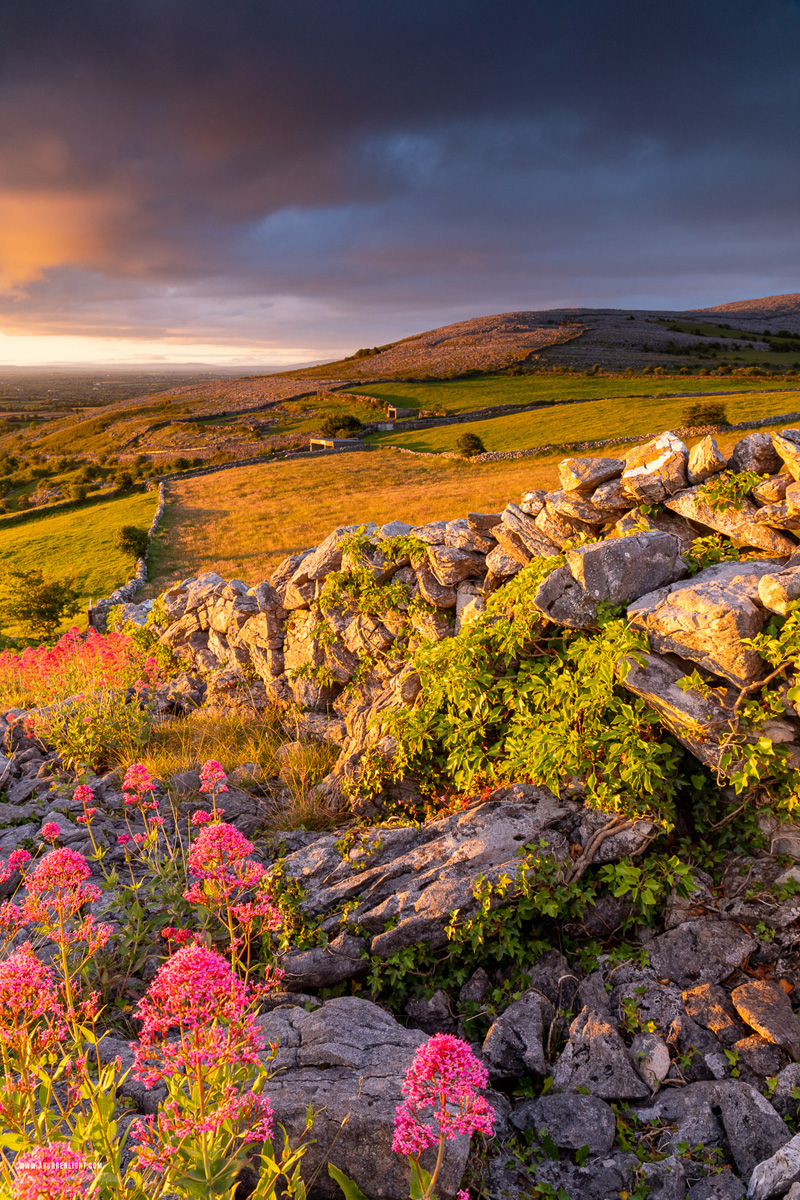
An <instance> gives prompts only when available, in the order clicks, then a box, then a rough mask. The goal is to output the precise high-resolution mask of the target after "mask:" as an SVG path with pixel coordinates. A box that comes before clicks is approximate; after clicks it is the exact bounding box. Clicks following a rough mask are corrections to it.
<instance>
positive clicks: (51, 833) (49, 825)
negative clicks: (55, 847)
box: [41, 821, 61, 842]
mask: <svg viewBox="0 0 800 1200" xmlns="http://www.w3.org/2000/svg"><path fill="white" fill-rule="evenodd" d="M41 833H42V837H43V838H46V839H47V841H48V842H54V841H55V840H56V838H58V837H60V836H61V826H60V825H58V824H57V823H56V822H55V821H46V822H45V824H44V825H43V826H42V829H41Z"/></svg>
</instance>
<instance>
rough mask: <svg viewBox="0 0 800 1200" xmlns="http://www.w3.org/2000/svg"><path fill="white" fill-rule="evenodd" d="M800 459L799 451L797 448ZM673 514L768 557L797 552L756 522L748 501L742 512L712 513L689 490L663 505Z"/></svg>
mask: <svg viewBox="0 0 800 1200" xmlns="http://www.w3.org/2000/svg"><path fill="white" fill-rule="evenodd" d="M798 456H799V457H800V447H798ZM664 503H665V505H666V507H667V508H668V509H670V510H671V511H672V512H676V513H679V514H680V516H682V517H686V519H687V520H689V521H697V522H699V524H701V525H705V526H707V528H708V529H715V530H717V531H718V532H719V533H724V534H727V536H728V537H730V538H732V539H733V540H734V541H735V542H738V543H739V544H740V545H743V546H755V548H756V549H757V550H766V551H767V553H769V554H775V555H787V554H791V553H792V552H793V551H794V549H795V548H796V543H795V542H794V541H792V539H791V538H788V537H787V536H786V534H784V533H779V532H778V531H777V530H775V529H770V527H769V526H768V525H764V524H763V522H759V521H757V520H756V519H755V517H756V513H757V512H758V508H757V507H756V505H755V504H754V503H753V501H752V500H750V499H748V498H747V497H745V498H744V500H743V501H742V507H741V509H738V510H736V509H732V508H726V509H722V510H721V511H715V510H714V509H712V508H711V507H710V506H709V505H708V504H707V503H706V501H705V500H704V499H703V497H702V496H700V495H699V490H698V489H697V488H689V489H687V490H686V491H685V492H677V493H676V494H675V495H673V496H670V497H669V498H668V499H667V500H665V501H664Z"/></svg>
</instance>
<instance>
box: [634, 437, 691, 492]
mask: <svg viewBox="0 0 800 1200" xmlns="http://www.w3.org/2000/svg"><path fill="white" fill-rule="evenodd" d="M688 462H689V451H688V450H687V449H686V446H685V445H684V444H683V442H682V441H681V440H680V438H677V437H675V434H674V433H662V434H661V436H660V437H657V438H654V439H653V441H651V442H647V443H646V444H645V445H644V446H637V447H636V449H634V450H631V451H630V453H629V454H628V455H626V466H625V470H624V471H623V472H622V490H623V491H624V492H625V494H626V495H627V496H630V497H631V499H632V500H634V501H642V500H644V501H646V502H647V503H649V504H658V503H660V502H661V501H662V500H665V499H666V498H667V496H671V495H672V494H673V492H677V491H680V489H681V488H685V487H686V468H687V465H688Z"/></svg>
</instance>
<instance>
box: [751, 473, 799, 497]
mask: <svg viewBox="0 0 800 1200" xmlns="http://www.w3.org/2000/svg"><path fill="white" fill-rule="evenodd" d="M792 482H793V480H792V477H791V475H789V474H788V472H783V471H781V472H780V474H778V475H768V476H767V478H766V479H762V480H761V483H757V484H756V486H755V487H754V488H753V491H752V493H751V495H752V496H753V499H754V500H756V501H757V502H758V503H759V504H780V503H781V502H782V501H783V500H785V499H786V491H787V488H788V487H789V484H790V483H792Z"/></svg>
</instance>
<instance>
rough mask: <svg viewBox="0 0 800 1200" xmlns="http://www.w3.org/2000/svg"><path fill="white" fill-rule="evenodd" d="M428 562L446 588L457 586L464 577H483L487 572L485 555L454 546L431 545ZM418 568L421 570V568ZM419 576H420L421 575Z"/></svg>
mask: <svg viewBox="0 0 800 1200" xmlns="http://www.w3.org/2000/svg"><path fill="white" fill-rule="evenodd" d="M428 564H429V566H430V568H431V570H432V571H433V574H434V575H435V577H436V579H437V580H438V582H439V583H440V584H441V585H442V587H446V588H452V587H456V586H457V585H458V584H459V583H461V582H462V581H463V580H464V579H483V576H484V575H485V574H486V560H485V558H484V557H483V555H480V554H472V553H470V552H469V551H468V550H458V549H456V548H455V547H453V546H431V548H430V549H429V551H428ZM417 570H418V571H419V568H417ZM417 577H418V578H419V575H418V576H417ZM421 588H422V584H420V589H421ZM445 607H449V606H445Z"/></svg>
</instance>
